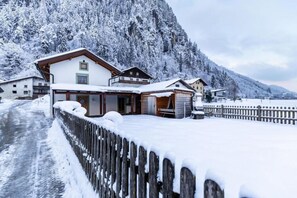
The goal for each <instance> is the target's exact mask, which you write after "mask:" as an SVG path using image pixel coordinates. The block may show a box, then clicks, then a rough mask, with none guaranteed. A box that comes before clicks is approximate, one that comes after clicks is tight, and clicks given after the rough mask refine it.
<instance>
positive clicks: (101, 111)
mask: <svg viewBox="0 0 297 198" xmlns="http://www.w3.org/2000/svg"><path fill="white" fill-rule="evenodd" d="M99 96H100V114H101V115H102V114H103V108H102V106H103V105H102V103H103V101H102V94H100V95H99Z"/></svg>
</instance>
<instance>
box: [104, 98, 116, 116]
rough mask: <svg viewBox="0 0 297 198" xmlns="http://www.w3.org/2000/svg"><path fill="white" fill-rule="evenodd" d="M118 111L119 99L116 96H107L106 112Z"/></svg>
mask: <svg viewBox="0 0 297 198" xmlns="http://www.w3.org/2000/svg"><path fill="white" fill-rule="evenodd" d="M109 111H118V97H117V96H115V95H111V96H109V95H107V96H106V112H109Z"/></svg>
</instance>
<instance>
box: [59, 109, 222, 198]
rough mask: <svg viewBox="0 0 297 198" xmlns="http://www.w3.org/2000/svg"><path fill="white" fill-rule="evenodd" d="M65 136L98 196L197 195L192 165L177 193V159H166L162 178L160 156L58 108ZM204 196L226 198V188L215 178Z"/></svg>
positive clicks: (184, 169)
mask: <svg viewBox="0 0 297 198" xmlns="http://www.w3.org/2000/svg"><path fill="white" fill-rule="evenodd" d="M55 117H56V118H57V119H58V121H59V123H60V125H61V127H62V129H63V131H64V133H65V135H66V138H67V139H68V141H69V143H70V145H71V146H72V148H73V150H74V152H75V154H76V156H77V157H78V159H79V162H80V163H81V165H82V167H83V169H84V171H85V173H86V175H87V177H88V179H89V181H90V182H91V183H92V185H93V188H94V190H95V191H96V192H97V193H98V194H99V197H101V198H105V197H108V198H109V197H111V198H113V197H117V198H118V197H127V196H129V197H131V198H136V197H139V198H145V197H150V198H155V197H159V196H160V195H161V194H162V195H163V197H166V198H169V197H173V198H174V197H177V198H178V197H181V198H194V197H195V196H196V195H195V193H196V188H197V186H196V177H195V175H194V174H193V172H192V171H191V169H190V168H187V167H182V168H181V170H180V181H175V182H179V184H180V192H174V190H173V185H174V184H173V182H174V177H175V165H174V162H173V161H172V160H170V159H168V158H169V157H168V158H166V157H165V158H164V159H163V163H162V166H163V167H161V168H162V169H161V170H162V178H159V176H160V174H159V171H160V169H159V160H160V157H159V156H158V155H157V154H156V153H155V152H153V151H150V152H149V153H148V151H147V150H146V149H145V147H144V146H142V145H137V144H136V143H135V142H133V141H131V142H129V141H128V140H127V138H125V137H121V136H120V135H117V134H115V133H114V132H112V131H109V130H107V129H104V128H103V127H102V126H99V125H97V124H95V123H92V122H91V121H89V120H87V119H84V118H83V117H81V116H77V115H74V114H71V113H69V112H66V111H63V110H61V109H59V108H56V109H55ZM199 188H204V197H205V198H223V197H224V191H223V190H222V189H221V188H220V186H219V185H218V184H217V183H216V182H215V181H213V180H209V179H207V180H206V181H205V182H204V187H202V186H199Z"/></svg>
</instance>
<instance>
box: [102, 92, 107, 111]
mask: <svg viewBox="0 0 297 198" xmlns="http://www.w3.org/2000/svg"><path fill="white" fill-rule="evenodd" d="M103 114H106V94H105V93H104V94H103Z"/></svg>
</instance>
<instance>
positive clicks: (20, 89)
mask: <svg viewBox="0 0 297 198" xmlns="http://www.w3.org/2000/svg"><path fill="white" fill-rule="evenodd" d="M13 85H16V87H13ZM25 85H27V88H25ZM0 87H1V88H2V89H3V91H4V92H3V93H0V97H2V98H5V99H16V98H18V97H32V96H33V79H32V78H29V79H24V80H20V81H14V82H10V83H5V84H0ZM13 91H16V92H17V93H16V94H15V93H13ZM24 91H27V92H28V94H24Z"/></svg>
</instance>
